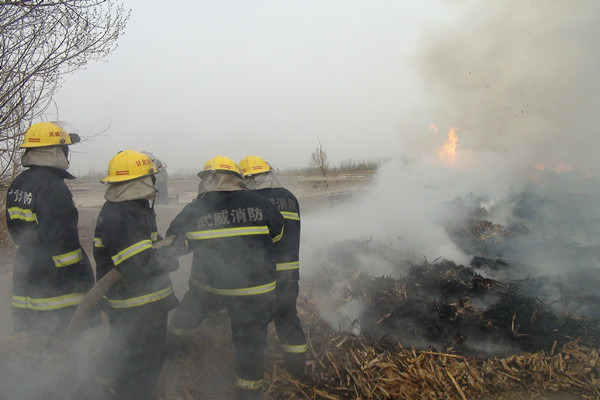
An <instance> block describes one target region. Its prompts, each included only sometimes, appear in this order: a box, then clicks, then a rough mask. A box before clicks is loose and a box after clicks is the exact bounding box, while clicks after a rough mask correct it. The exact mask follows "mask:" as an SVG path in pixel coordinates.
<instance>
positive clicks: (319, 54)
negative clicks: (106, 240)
mask: <svg viewBox="0 0 600 400" xmlns="http://www.w3.org/2000/svg"><path fill="white" fill-rule="evenodd" d="M125 6H126V7H128V8H131V9H132V16H131V20H130V22H129V24H128V27H127V29H126V32H125V35H124V36H123V37H122V38H121V39H120V41H119V48H118V49H117V50H116V52H114V53H113V54H111V55H110V56H109V57H108V58H107V59H106V60H105V62H94V63H91V64H90V65H89V66H88V68H87V69H86V70H83V71H78V72H77V73H75V74H73V75H69V76H67V77H66V82H65V84H64V86H63V87H62V89H61V90H60V91H59V93H58V95H57V96H56V98H55V100H56V104H57V107H58V112H59V118H60V119H63V120H67V121H69V122H71V123H72V124H74V125H76V126H77V127H79V129H80V134H82V135H83V136H89V135H93V134H95V133H99V132H102V131H104V130H105V129H106V128H107V127H109V129H108V130H107V131H106V134H105V135H104V136H100V137H96V138H95V139H94V140H93V141H88V142H87V143H85V144H83V145H81V146H79V147H78V148H77V149H74V150H79V151H81V152H82V154H75V155H74V157H73V159H72V167H71V168H72V170H73V171H75V172H79V173H80V174H85V173H87V172H88V171H89V170H90V169H95V170H96V171H102V170H104V169H105V168H106V164H107V162H108V160H109V159H110V157H112V156H113V155H114V154H115V153H116V152H117V151H118V150H122V149H129V148H131V149H141V150H148V151H152V152H154V153H155V154H156V155H157V156H158V157H162V158H164V159H165V160H166V162H167V163H168V165H169V167H170V169H171V170H173V172H175V171H177V170H178V169H186V170H187V169H190V170H192V171H193V170H196V169H198V168H199V167H200V166H202V165H203V163H204V161H205V160H206V159H207V158H210V157H212V156H214V155H216V154H222V155H225V156H229V157H231V158H234V159H235V160H236V161H238V160H239V159H241V158H242V157H244V156H246V155H248V154H255V155H260V156H262V157H265V158H266V159H267V160H269V161H270V162H271V163H273V164H274V165H275V166H277V167H280V168H287V167H305V166H307V165H308V159H309V157H310V153H311V151H312V150H313V149H314V148H315V147H316V146H317V144H318V138H320V140H321V142H322V144H323V146H324V148H325V150H326V151H327V152H328V154H329V156H330V159H331V161H333V162H335V163H339V162H340V161H342V160H347V159H351V158H354V159H366V158H375V157H390V156H392V157H393V156H399V155H401V153H402V148H401V137H402V135H406V134H408V133H411V132H409V131H412V133H417V134H428V132H427V127H428V125H429V124H431V123H434V122H435V121H430V120H426V119H419V120H418V121H417V120H415V118H414V116H415V113H417V112H419V113H420V112H421V111H422V110H424V107H423V104H421V100H422V88H421V86H420V82H419V79H418V76H417V75H416V71H415V69H414V65H415V61H414V56H415V51H416V49H417V47H418V40H419V38H420V37H421V35H422V33H423V32H425V31H426V30H427V29H429V28H431V27H432V26H443V25H444V24H447V23H448V20H449V16H450V15H451V14H450V12H449V11H448V10H452V9H458V7H457V5H456V4H453V3H446V2H443V1H441V0H426V1H421V2H413V1H408V0H402V1H400V0H394V1H366V0H358V1H357V0H351V1H348V0H336V1H313V0H308V1H307V0H303V1H251V2H245V1H180V2H171V3H165V2H164V1H144V2H134V1H132V0H129V1H125ZM449 7H450V8H449ZM54 118H56V116H55V115H54V111H52V110H50V111H49V115H48V119H54Z"/></svg>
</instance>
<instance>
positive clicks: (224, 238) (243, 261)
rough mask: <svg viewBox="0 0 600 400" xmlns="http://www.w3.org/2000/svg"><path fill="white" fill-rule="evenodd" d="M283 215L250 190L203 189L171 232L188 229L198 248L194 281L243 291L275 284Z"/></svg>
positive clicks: (266, 288)
mask: <svg viewBox="0 0 600 400" xmlns="http://www.w3.org/2000/svg"><path fill="white" fill-rule="evenodd" d="M283 225H284V221H283V217H282V215H281V214H280V213H279V212H278V211H277V209H276V208H275V207H274V206H272V205H271V204H270V203H269V201H268V200H266V199H265V198H263V197H261V196H259V195H257V194H255V193H252V192H250V191H248V190H235V191H209V192H203V193H201V194H200V195H198V197H197V198H196V199H195V200H194V201H192V202H191V203H190V204H188V205H187V206H186V207H184V209H183V210H182V211H181V212H180V213H179V214H178V215H177V217H175V219H174V220H173V222H171V225H170V226H169V229H168V230H167V236H170V235H173V234H177V233H185V235H186V238H187V240H188V248H189V249H190V250H193V251H194V257H193V263H192V271H191V277H190V284H191V285H195V286H197V287H200V288H202V289H204V290H207V291H209V292H212V293H216V294H222V295H230V296H245V295H254V294H261V293H267V292H270V291H272V290H274V289H275V264H276V260H275V255H274V243H276V242H278V241H279V240H280V239H281V237H282V236H285V234H284V230H283Z"/></svg>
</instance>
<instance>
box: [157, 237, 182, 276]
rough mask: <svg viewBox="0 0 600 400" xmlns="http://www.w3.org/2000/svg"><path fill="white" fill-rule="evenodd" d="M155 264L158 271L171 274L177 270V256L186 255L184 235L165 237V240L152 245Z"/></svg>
mask: <svg viewBox="0 0 600 400" xmlns="http://www.w3.org/2000/svg"><path fill="white" fill-rule="evenodd" d="M154 248H155V257H156V260H155V261H156V262H157V263H158V266H159V270H161V271H164V272H173V271H176V270H177V269H179V256H182V255H184V254H186V253H187V251H188V250H187V240H186V238H185V234H182V233H179V234H177V235H173V236H167V238H166V239H163V240H159V241H158V242H155V243H154Z"/></svg>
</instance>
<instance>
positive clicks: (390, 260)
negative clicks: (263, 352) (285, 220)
mask: <svg viewBox="0 0 600 400" xmlns="http://www.w3.org/2000/svg"><path fill="white" fill-rule="evenodd" d="M453 206H457V204H454V205H453ZM462 206H464V205H462ZM486 216H487V213H486V210H485V209H477V210H474V211H472V212H471V213H470V214H469V218H468V219H466V220H464V221H463V223H462V224H455V225H451V224H448V225H447V229H448V232H449V234H450V236H451V237H452V238H453V240H454V241H455V243H457V244H459V246H460V247H461V248H463V249H465V248H468V249H469V250H470V252H471V254H479V255H478V256H475V257H473V258H472V260H471V262H470V264H469V265H459V264H456V263H455V262H453V261H449V260H443V259H441V260H435V261H432V262H429V261H427V260H426V259H422V260H421V261H420V262H415V261H414V258H413V259H410V261H408V260H409V258H407V257H405V254H402V253H400V252H398V251H397V250H395V248H394V246H391V245H381V244H376V243H374V242H373V241H371V240H369V239H358V240H348V241H344V242H339V243H337V244H335V245H333V246H331V247H329V248H326V249H323V250H322V251H321V252H320V254H319V255H318V256H317V257H316V258H315V260H317V261H316V262H318V264H319V265H318V268H317V270H318V271H319V272H318V274H317V275H316V276H313V277H311V278H307V277H305V279H304V282H303V290H304V291H305V292H306V299H310V300H305V301H303V302H302V303H300V307H301V308H302V309H303V310H304V311H306V310H312V312H311V313H308V314H306V315H304V320H305V325H306V327H307V332H308V335H309V338H310V356H311V357H310V358H311V367H312V375H311V376H312V377H313V379H312V380H311V381H310V382H305V383H300V382H297V381H294V380H292V379H290V378H289V377H287V376H286V375H285V374H283V375H282V374H281V373H280V374H276V372H277V370H273V373H272V374H270V387H269V390H270V393H272V394H273V398H277V399H284V398H287V399H292V398H293V399H356V398H369V399H391V398H393V399H414V398H424V399H439V398H456V399H467V398H481V397H485V396H488V397H493V398H502V397H511V396H515V395H522V396H526V397H535V396H538V395H539V394H540V393H544V392H548V391H563V392H567V393H572V394H577V395H579V396H582V398H598V397H599V396H600V379H599V378H600V364H599V361H600V360H599V358H598V354H599V349H598V348H599V346H600V319H598V315H600V313H599V312H598V304H600V302H599V300H600V298H599V297H598V295H597V294H595V293H590V292H589V291H588V290H587V289H585V290H584V289H583V287H584V286H585V287H588V288H589V287H590V285H589V284H590V283H591V286H596V287H598V286H597V283H599V282H598V278H597V277H596V276H595V275H596V274H594V272H593V271H586V269H585V268H580V267H579V265H575V264H573V265H571V268H567V269H568V271H564V272H563V274H561V275H555V276H553V275H549V274H535V273H533V271H535V269H534V268H531V262H532V261H531V260H524V261H523V262H522V263H516V262H513V261H508V260H507V259H504V258H502V257H501V256H502V255H503V254H507V249H508V250H512V249H514V248H515V244H516V243H518V242H520V241H522V240H524V239H525V237H526V236H527V235H528V234H529V232H528V230H527V228H525V225H515V226H510V227H506V226H502V225H499V224H494V223H492V222H490V221H488V220H486ZM527 239H529V238H527ZM519 254H522V253H519ZM374 260H376V261H374ZM577 261H578V260H576V259H573V262H574V263H576V262H577ZM369 262H371V264H369ZM373 262H378V263H383V264H386V269H387V270H388V271H391V272H390V273H389V274H387V275H379V276H374V275H373V274H372V271H373V270H380V269H378V268H376V266H375V265H373V264H372V263H373ZM499 277H503V279H500V278H499ZM581 282H584V283H585V285H584V286H581V285H580V283H581Z"/></svg>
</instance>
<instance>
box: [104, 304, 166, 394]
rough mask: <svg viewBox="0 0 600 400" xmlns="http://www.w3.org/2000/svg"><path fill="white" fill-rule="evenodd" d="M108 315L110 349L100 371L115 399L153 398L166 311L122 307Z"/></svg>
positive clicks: (162, 356)
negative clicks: (146, 310) (108, 383)
mask: <svg viewBox="0 0 600 400" xmlns="http://www.w3.org/2000/svg"><path fill="white" fill-rule="evenodd" d="M108 315H109V321H110V335H109V349H108V350H107V351H106V352H105V357H103V358H104V359H103V360H102V361H103V362H102V364H101V368H102V371H100V375H102V377H103V378H104V379H106V380H107V381H108V382H110V383H111V384H110V386H112V388H113V390H114V392H115V394H116V395H115V399H119V400H120V399H129V400H134V399H135V400H137V399H139V400H142V399H149V398H152V392H153V390H154V387H155V386H156V382H157V380H158V376H159V375H160V372H161V370H162V366H163V363H164V360H165V354H166V332H167V316H168V312H167V311H166V310H165V311H159V312H157V311H153V312H150V313H148V312H142V310H136V308H125V309H111V310H110V311H109V313H108Z"/></svg>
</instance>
